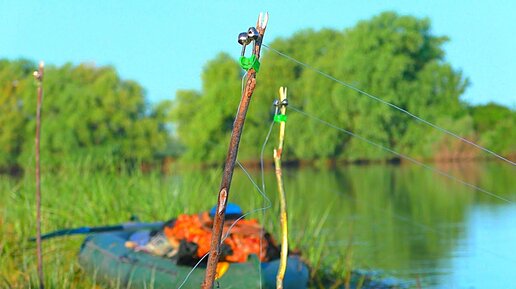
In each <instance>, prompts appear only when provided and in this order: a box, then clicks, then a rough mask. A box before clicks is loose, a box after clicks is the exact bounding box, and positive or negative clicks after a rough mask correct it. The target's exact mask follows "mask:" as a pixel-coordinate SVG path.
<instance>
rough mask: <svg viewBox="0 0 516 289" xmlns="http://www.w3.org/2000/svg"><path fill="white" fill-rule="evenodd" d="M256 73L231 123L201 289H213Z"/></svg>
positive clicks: (250, 74) (261, 29) (260, 27)
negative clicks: (230, 193) (239, 147)
mask: <svg viewBox="0 0 516 289" xmlns="http://www.w3.org/2000/svg"><path fill="white" fill-rule="evenodd" d="M268 18H269V16H268V14H265V18H263V21H262V13H260V16H259V17H258V22H257V25H256V30H257V31H258V33H259V37H258V39H256V41H255V42H254V47H253V56H255V57H256V58H255V62H256V61H259V59H260V49H261V47H262V40H263V35H264V34H265V29H266V27H267V20H268ZM253 64H254V63H253ZM256 73H257V71H256V69H255V66H253V67H251V68H249V70H248V71H247V80H246V85H245V88H244V91H243V93H242V99H241V101H240V105H239V106H238V113H237V116H236V118H235V122H234V123H233V131H232V132H231V140H230V142H229V149H228V154H227V157H226V162H225V165H224V172H223V175H222V181H221V184H220V188H219V194H218V201H217V210H216V212H215V216H214V220H213V227H212V236H211V243H210V253H209V254H210V255H209V257H208V264H207V267H206V274H205V276H204V281H203V283H202V285H201V288H203V289H212V288H213V282H214V280H215V274H216V268H217V263H218V261H219V257H220V245H221V239H222V228H223V226H224V219H225V217H226V205H227V202H228V197H229V188H230V186H231V179H232V178H233V170H234V168H235V162H236V158H237V154H238V146H239V144H240V136H241V135H242V130H243V127H244V122H245V117H246V114H247V109H248V108H249V103H250V101H251V96H252V95H253V92H254V89H255V87H256Z"/></svg>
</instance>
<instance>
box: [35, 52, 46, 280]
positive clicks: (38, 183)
mask: <svg viewBox="0 0 516 289" xmlns="http://www.w3.org/2000/svg"><path fill="white" fill-rule="evenodd" d="M43 70H44V63H43V61H41V62H40V63H39V69H38V70H37V71H34V77H35V78H36V81H37V84H38V99H37V105H36V251H37V255H38V277H39V288H40V289H44V288H45V279H44V276H43V254H42V247H41V169H40V168H41V166H40V155H39V151H40V149H39V147H40V135H41V104H42V102H43Z"/></svg>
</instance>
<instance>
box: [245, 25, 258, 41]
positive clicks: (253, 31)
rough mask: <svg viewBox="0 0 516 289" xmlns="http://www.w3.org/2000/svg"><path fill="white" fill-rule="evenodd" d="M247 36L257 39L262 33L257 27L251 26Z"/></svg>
mask: <svg viewBox="0 0 516 289" xmlns="http://www.w3.org/2000/svg"><path fill="white" fill-rule="evenodd" d="M247 36H249V38H250V39H252V40H255V41H256V40H257V39H258V37H260V33H259V32H258V30H256V28H254V27H249V29H248V30H247Z"/></svg>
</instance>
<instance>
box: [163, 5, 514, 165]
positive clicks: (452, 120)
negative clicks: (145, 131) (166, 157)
mask: <svg viewBox="0 0 516 289" xmlns="http://www.w3.org/2000/svg"><path fill="white" fill-rule="evenodd" d="M446 41H447V39H446V37H438V36H434V35H433V34H432V33H431V26H430V22H429V20H428V19H417V18H415V17H411V16H398V15H396V14H395V13H383V14H381V15H379V16H377V17H374V18H373V19H371V20H369V21H362V22H359V23H358V24H357V25H356V26H355V27H353V28H351V29H349V30H344V31H336V30H330V29H323V30H320V31H312V30H304V31H300V32H298V33H296V34H294V35H293V36H292V37H289V38H286V39H281V38H280V39H276V40H274V41H273V42H272V43H271V44H270V46H271V47H272V48H275V49H277V50H279V51H282V52H283V53H286V54H287V55H290V56H292V57H294V58H296V59H299V60H301V61H303V62H305V63H308V64H310V65H312V66H314V67H316V68H318V69H320V70H322V71H324V72H326V73H329V74H331V75H332V76H334V77H335V78H337V79H340V80H343V81H345V82H347V83H349V84H351V85H353V86H355V87H358V88H360V89H362V90H364V91H367V92H369V93H371V94H373V95H375V96H378V97H380V98H381V99H383V100H385V101H388V102H391V103H393V104H396V105H397V106H399V107H401V108H403V109H405V110H408V111H410V112H412V113H414V114H415V115H418V116H420V117H422V118H424V119H426V120H428V121H430V122H432V123H435V124H437V125H440V126H442V127H445V128H447V129H449V130H451V131H454V132H457V133H459V134H461V135H463V136H466V137H468V138H472V139H473V140H475V141H476V140H478V141H480V143H481V144H482V145H486V146H493V148H496V149H497V150H498V151H500V152H502V153H510V152H514V151H515V150H516V148H515V147H514V143H512V144H511V141H510V140H506V141H500V140H498V141H497V139H498V138H504V136H503V134H501V133H496V132H495V131H492V130H493V129H494V128H495V127H496V131H500V132H501V131H505V130H507V129H509V128H510V127H514V125H515V120H514V116H515V115H516V113H515V112H514V111H511V110H510V109H507V108H503V109H502V108H501V110H503V111H504V112H503V113H504V114H508V115H512V117H508V118H503V120H502V119H498V118H501V117H499V116H497V113H496V112H493V113H489V112H486V113H483V111H484V110H490V106H480V107H476V108H474V109H473V110H469V109H468V107H467V105H466V104H465V103H463V102H461V100H460V96H461V94H462V93H463V92H464V90H465V89H466V87H467V84H468V81H467V79H465V78H464V77H463V76H462V73H461V72H460V71H458V70H456V69H453V68H452V67H451V65H450V64H449V63H447V62H446V61H445V58H444V51H443V48H442V45H443V44H444V43H445V42H446ZM241 76H242V72H241V70H240V69H239V67H238V65H237V63H236V62H235V61H234V60H233V59H232V58H230V57H229V56H227V55H224V54H221V55H218V56H217V57H216V58H215V59H214V60H212V61H210V62H209V63H208V65H207V66H206V68H205V71H204V74H203V90H202V91H201V92H197V91H181V92H179V93H178V94H177V98H176V102H175V109H174V110H173V115H174V116H175V117H176V122H177V126H178V131H177V132H178V134H179V138H180V139H181V141H182V142H183V143H184V145H185V147H187V148H188V149H187V153H186V154H185V158H187V159H188V160H194V161H221V160H223V158H224V153H225V150H224V149H223V148H225V143H221V141H226V142H227V139H228V137H227V135H228V132H229V130H230V128H231V121H232V118H233V116H234V113H235V111H236V110H235V107H236V104H237V102H238V99H237V97H236V95H239V91H240V85H239V82H240V77H241ZM279 86H288V89H289V100H290V104H291V106H293V107H295V108H297V109H301V110H303V111H305V112H307V113H310V114H312V115H315V116H317V117H320V118H322V119H324V120H326V121H329V122H331V123H334V124H336V125H338V126H340V127H342V128H344V129H346V130H349V131H352V132H354V133H357V134H359V135H361V136H363V137H365V138H368V139H370V140H372V141H374V142H376V143H379V144H381V145H384V146H386V147H389V148H392V149H394V150H396V151H399V152H402V153H406V154H409V155H411V156H414V157H418V158H432V157H439V156H442V157H446V158H448V157H473V156H476V155H477V154H478V151H474V150H473V151H471V150H472V149H471V148H469V147H467V146H463V145H461V144H460V143H459V142H458V141H457V140H456V139H453V138H450V137H449V136H446V135H445V134H443V133H442V132H439V131H437V130H435V129H432V128H430V127H428V126H426V125H424V124H422V123H420V122H418V121H415V120H414V119H412V118H410V117H409V116H407V115H405V114H403V113H401V112H400V111H397V110H394V109H392V108H391V107H388V106H386V105H385V104H382V103H379V102H377V101H375V100H373V99H371V98H368V97H367V96H365V95H363V94H359V93H358V92H356V91H353V90H351V89H349V88H348V87H345V86H343V85H341V84H339V83H337V82H335V81H332V80H329V79H327V78H324V77H322V76H321V75H320V74H317V73H316V72H314V71H312V70H309V69H307V68H306V67H304V66H302V65H300V64H297V63H295V62H292V61H290V60H288V59H286V58H284V57H282V56H280V55H278V54H276V53H274V52H272V51H270V50H269V51H267V50H266V51H265V55H264V57H263V61H262V68H261V70H260V74H259V76H258V87H257V90H256V92H255V96H254V97H253V98H254V99H253V103H252V104H251V108H250V111H249V116H248V122H247V123H246V127H245V131H244V139H243V146H242V147H243V148H244V149H243V150H242V151H241V153H240V157H241V158H242V159H248V160H249V159H257V156H259V153H260V149H261V145H262V142H263V140H264V138H265V135H266V132H267V130H268V127H269V124H270V119H271V115H270V113H271V103H272V100H273V99H274V98H277V89H278V87H279ZM499 122H500V126H503V128H502V127H500V128H498V127H499V126H498V123H499ZM488 123H490V124H489V127H490V128H489V130H486V129H484V128H483V126H484V125H487V124H488ZM509 130H510V129H509ZM488 131H489V133H487V132H488ZM485 133H487V136H482V137H481V138H479V135H481V134H485ZM287 139H288V140H289V141H288V146H289V149H288V150H287V153H290V154H289V155H288V156H287V157H289V158H291V159H302V160H313V159H329V158H337V159H343V160H351V161H354V160H386V159H390V158H393V155H391V154H389V153H386V152H385V151H382V150H379V149H378V148H376V147H374V146H371V145H368V144H366V143H364V142H363V141H361V140H360V139H358V138H353V137H351V136H349V135H346V134H343V133H342V132H339V131H337V130H335V129H331V128H327V127H324V126H322V125H321V124H320V123H318V122H316V121H313V120H310V119H307V118H306V117H305V116H303V115H301V114H298V113H295V112H293V111H290V113H289V124H288V126H287ZM512 139H513V140H514V138H512ZM511 145H512V147H511Z"/></svg>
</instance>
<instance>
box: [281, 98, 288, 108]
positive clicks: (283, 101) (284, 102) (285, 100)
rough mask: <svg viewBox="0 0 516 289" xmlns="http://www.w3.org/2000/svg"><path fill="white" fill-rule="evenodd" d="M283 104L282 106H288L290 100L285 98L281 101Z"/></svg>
mask: <svg viewBox="0 0 516 289" xmlns="http://www.w3.org/2000/svg"><path fill="white" fill-rule="evenodd" d="M281 105H282V106H288V100H287V99H286V98H285V99H284V100H282V101H281Z"/></svg>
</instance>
